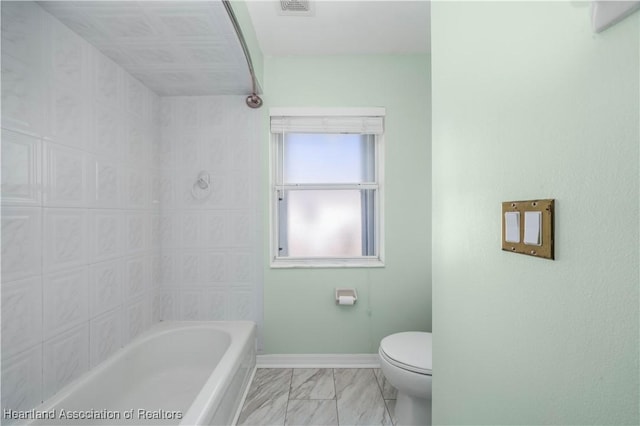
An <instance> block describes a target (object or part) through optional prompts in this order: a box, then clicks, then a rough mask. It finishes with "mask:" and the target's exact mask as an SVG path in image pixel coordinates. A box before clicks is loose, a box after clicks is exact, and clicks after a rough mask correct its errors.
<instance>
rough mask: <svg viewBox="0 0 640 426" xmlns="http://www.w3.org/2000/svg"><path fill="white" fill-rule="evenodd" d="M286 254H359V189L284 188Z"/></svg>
mask: <svg viewBox="0 0 640 426" xmlns="http://www.w3.org/2000/svg"><path fill="white" fill-rule="evenodd" d="M286 197H287V203H286V204H287V217H288V223H287V239H288V245H287V246H288V251H289V253H288V254H289V256H294V257H357V256H362V220H363V215H362V191H359V190H313V191H295V190H294V191H287V195H286Z"/></svg>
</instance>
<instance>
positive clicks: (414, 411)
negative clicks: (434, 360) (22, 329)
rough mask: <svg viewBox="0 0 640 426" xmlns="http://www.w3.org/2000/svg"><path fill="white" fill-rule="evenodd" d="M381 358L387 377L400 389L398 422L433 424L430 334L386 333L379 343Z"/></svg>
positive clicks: (402, 423)
mask: <svg viewBox="0 0 640 426" xmlns="http://www.w3.org/2000/svg"><path fill="white" fill-rule="evenodd" d="M378 357H379V359H380V368H381V369H382V373H383V374H384V376H385V378H386V379H387V381H389V383H391V385H393V386H394V387H395V388H396V389H398V400H397V402H396V410H395V412H396V418H397V421H398V425H430V424H431V333H425V332H418V331H410V332H405V333H396V334H392V335H390V336H387V337H385V338H384V339H382V341H381V342H380V348H379V349H378Z"/></svg>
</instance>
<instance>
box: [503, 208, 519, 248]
mask: <svg viewBox="0 0 640 426" xmlns="http://www.w3.org/2000/svg"><path fill="white" fill-rule="evenodd" d="M504 227H505V230H504V240H505V241H506V242H508V243H519V242H520V212H506V213H505V214H504Z"/></svg>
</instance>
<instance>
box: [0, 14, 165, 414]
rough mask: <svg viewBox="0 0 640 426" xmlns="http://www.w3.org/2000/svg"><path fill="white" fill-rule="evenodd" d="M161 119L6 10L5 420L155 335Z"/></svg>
mask: <svg viewBox="0 0 640 426" xmlns="http://www.w3.org/2000/svg"><path fill="white" fill-rule="evenodd" d="M159 106H160V101H159V99H158V97H157V96H155V95H154V94H153V93H151V92H150V91H149V90H148V89H146V88H145V87H144V86H142V85H141V84H140V83H139V82H138V81H137V80H135V79H133V78H132V77H130V76H129V75H128V74H126V73H125V72H124V71H123V70H122V69H121V68H119V67H118V66H116V65H115V64H114V63H113V62H111V61H110V60H109V59H107V58H106V57H104V56H103V55H102V54H100V53H99V52H98V51H97V50H95V49H94V48H93V47H91V46H90V45H89V44H87V43H86V42H85V41H84V40H82V39H81V38H80V37H78V36H77V35H76V34H74V33H72V32H71V31H70V30H68V29H67V28H66V27H65V26H63V25H62V24H60V23H59V22H58V21H57V20H55V19H54V18H52V17H51V16H50V15H49V14H47V13H46V12H44V11H43V10H42V9H40V8H39V7H38V6H37V5H35V4H33V3H26V2H25V3H12V2H3V3H2V408H11V409H27V408H31V407H33V406H35V405H36V404H38V403H39V402H41V401H42V400H43V399H46V398H48V397H49V396H51V395H52V394H53V393H55V392H56V391H57V390H58V389H60V388H61V387H62V386H64V385H65V384H67V383H69V382H70V381H71V380H73V379H74V378H76V377H78V376H79V375H80V374H82V373H83V372H85V371H87V370H88V369H90V368H91V367H93V366H94V365H96V364H98V363H99V362H101V361H102V360H104V359H105V358H106V357H108V356H109V355H110V354H112V353H113V352H114V351H115V350H116V349H118V348H119V347H120V346H121V345H124V344H126V343H127V342H128V341H129V340H131V339H132V338H133V337H134V336H136V335H137V334H138V333H140V332H142V331H143V330H144V329H145V328H146V327H148V326H149V325H150V324H151V322H152V316H153V312H152V301H153V297H152V295H153V294H154V286H153V285H152V283H154V282H157V276H156V274H154V271H157V270H158V268H157V266H158V261H159V256H158V254H159V247H160V246H159V243H158V241H155V240H154V239H152V237H151V236H152V229H151V223H152V219H153V218H154V217H156V216H157V215H158V201H157V197H155V196H154V191H153V188H155V187H157V184H158V179H159V176H158V174H157V170H155V169H154V168H153V162H154V161H156V160H157V156H156V155H155V153H156V150H155V143H156V142H157V140H158V138H157V130H158V129H159V127H158V118H159ZM155 316H156V318H157V314H156V315H155Z"/></svg>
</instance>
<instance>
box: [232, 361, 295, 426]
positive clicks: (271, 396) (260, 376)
mask: <svg viewBox="0 0 640 426" xmlns="http://www.w3.org/2000/svg"><path fill="white" fill-rule="evenodd" d="M291 375H292V370H291V369H290V368H259V369H257V370H256V374H255V376H254V378H253V382H252V383H251V387H250V388H249V392H248V393H247V398H246V400H245V402H244V406H243V407H242V411H241V412H240V416H239V418H238V425H283V424H284V420H285V416H286V411H287V402H288V400H289V387H290V386H291Z"/></svg>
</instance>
